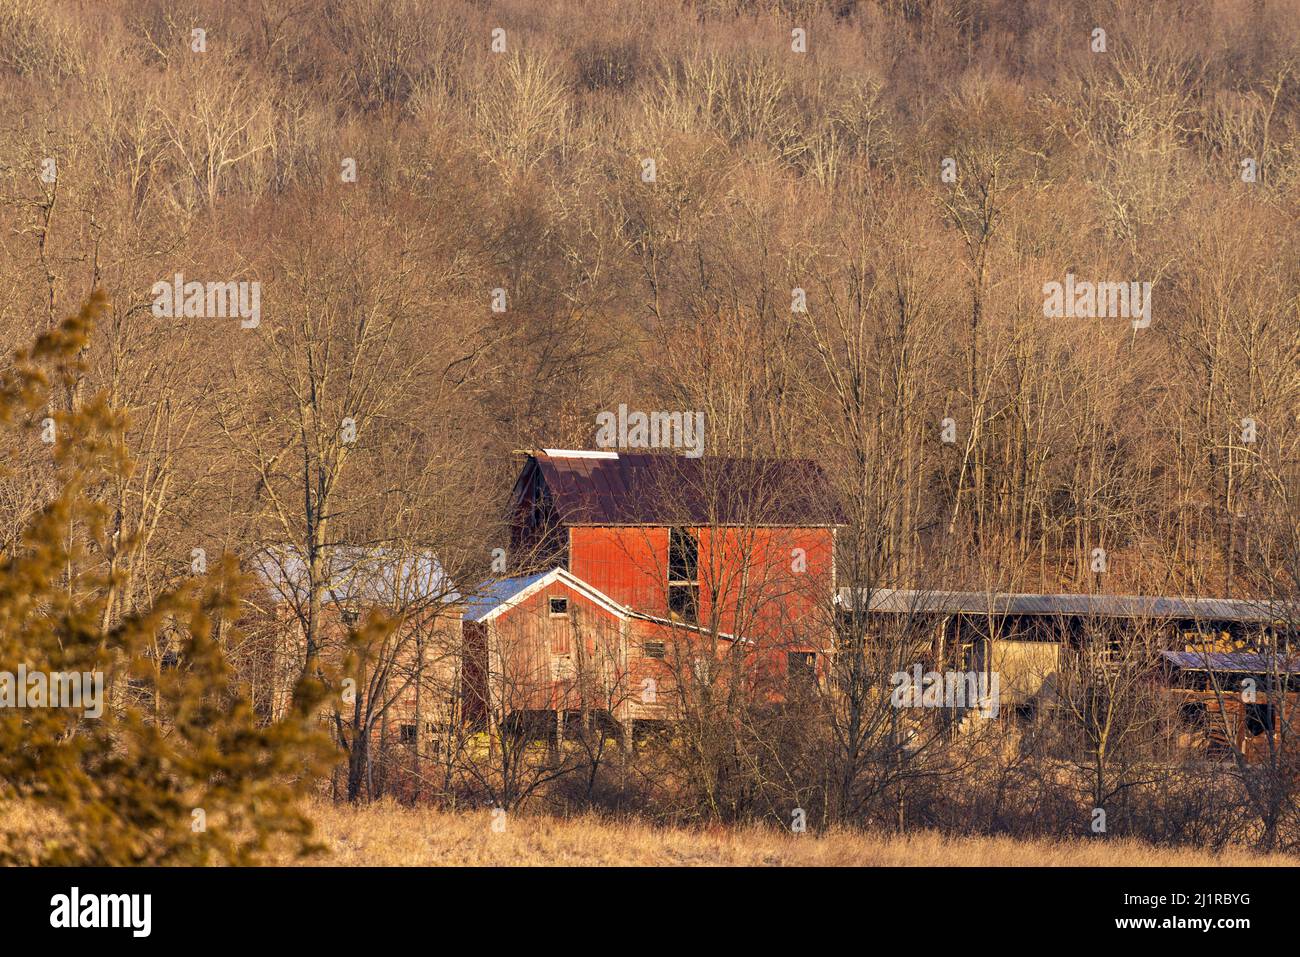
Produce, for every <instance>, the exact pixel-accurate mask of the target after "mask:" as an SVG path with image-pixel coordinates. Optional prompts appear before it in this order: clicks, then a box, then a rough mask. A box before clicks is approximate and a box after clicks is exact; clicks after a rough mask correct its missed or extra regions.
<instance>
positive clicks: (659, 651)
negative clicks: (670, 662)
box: [641, 641, 664, 658]
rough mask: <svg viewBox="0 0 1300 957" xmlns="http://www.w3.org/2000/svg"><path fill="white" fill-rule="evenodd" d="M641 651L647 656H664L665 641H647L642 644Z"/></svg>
mask: <svg viewBox="0 0 1300 957" xmlns="http://www.w3.org/2000/svg"><path fill="white" fill-rule="evenodd" d="M641 653H642V654H643V655H645V656H646V657H647V658H663V657H664V643H663V642H662V641H647V642H646V643H645V644H644V645H643V646H642V648H641Z"/></svg>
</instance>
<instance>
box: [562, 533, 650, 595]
mask: <svg viewBox="0 0 1300 957" xmlns="http://www.w3.org/2000/svg"><path fill="white" fill-rule="evenodd" d="M569 571H571V572H572V573H573V574H574V575H576V576H578V577H579V578H581V579H582V580H583V581H585V582H587V583H588V584H590V585H592V586H593V587H594V588H597V589H599V590H600V591H602V592H604V593H605V594H606V595H608V596H609V597H610V598H612V599H614V601H616V602H618V603H619V604H621V605H627V606H628V607H630V608H633V609H635V610H636V611H639V612H642V613H644V614H647V615H667V614H668V593H667V589H666V587H665V586H666V584H667V574H668V529H667V528H657V527H642V526H616V527H602V526H584V525H576V526H573V527H571V528H570V529H569Z"/></svg>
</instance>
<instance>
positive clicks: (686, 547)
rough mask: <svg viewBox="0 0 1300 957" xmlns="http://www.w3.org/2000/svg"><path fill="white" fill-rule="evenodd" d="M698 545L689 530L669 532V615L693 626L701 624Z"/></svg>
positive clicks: (682, 529) (670, 530)
mask: <svg viewBox="0 0 1300 957" xmlns="http://www.w3.org/2000/svg"><path fill="white" fill-rule="evenodd" d="M699 567H700V543H699V540H698V539H696V537H695V536H694V535H693V534H691V532H690V530H688V529H685V528H670V529H669V530H668V611H669V612H670V613H671V614H673V615H675V616H676V617H677V618H680V619H681V620H682V621H685V622H689V623H690V624H692V625H696V624H699V621H700V580H699V579H700V572H699Z"/></svg>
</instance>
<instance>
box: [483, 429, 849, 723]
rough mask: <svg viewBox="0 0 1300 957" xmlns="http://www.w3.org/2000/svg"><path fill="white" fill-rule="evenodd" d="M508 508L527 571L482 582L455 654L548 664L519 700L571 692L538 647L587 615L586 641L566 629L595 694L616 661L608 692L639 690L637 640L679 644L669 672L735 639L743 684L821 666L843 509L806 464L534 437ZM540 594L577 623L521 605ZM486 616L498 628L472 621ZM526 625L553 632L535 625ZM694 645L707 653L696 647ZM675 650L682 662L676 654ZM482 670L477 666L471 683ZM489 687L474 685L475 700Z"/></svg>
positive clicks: (539, 707)
mask: <svg viewBox="0 0 1300 957" xmlns="http://www.w3.org/2000/svg"><path fill="white" fill-rule="evenodd" d="M510 508H511V517H512V528H513V532H512V541H511V553H510V557H511V563H512V565H513V566H514V567H516V568H522V570H524V571H526V572H533V574H531V575H525V576H523V577H521V578H518V579H512V580H511V582H510V583H509V584H507V583H501V584H502V585H504V586H506V589H507V591H509V590H511V589H515V590H516V591H514V592H512V594H510V595H502V594H500V593H497V594H495V597H494V599H490V601H491V600H495V601H496V604H495V605H491V607H489V608H488V609H487V610H483V609H482V608H479V609H471V610H470V612H467V614H466V622H465V629H466V638H467V649H469V652H468V654H467V660H466V669H467V675H472V674H473V673H477V672H476V671H475V669H478V670H480V671H483V672H484V677H486V676H487V675H488V674H490V673H492V672H493V667H492V663H493V662H494V661H495V662H497V663H498V664H499V665H500V666H501V667H502V668H505V666H506V663H507V662H510V661H513V662H514V667H513V669H506V670H513V672H514V673H516V674H520V673H523V672H528V673H531V674H533V675H534V676H536V677H537V678H538V679H541V678H546V677H547V676H548V669H550V671H549V678H548V680H550V681H551V682H552V684H551V688H550V690H549V691H542V690H540V688H535V690H533V691H530V693H529V695H528V696H527V707H526V708H521V709H520V710H527V711H529V712H533V711H548V710H560V711H562V710H566V709H567V708H569V707H570V704H571V701H570V704H566V703H565V700H563V696H562V694H561V691H560V690H559V689H558V688H557V686H556V685H555V681H557V680H559V681H561V682H563V681H567V680H568V679H567V678H557V677H556V674H558V673H557V672H556V671H555V669H556V668H563V667H564V665H562V664H556V662H555V661H554V660H549V661H547V662H546V663H545V664H544V663H543V660H542V659H543V658H545V657H546V656H545V655H541V656H540V657H539V650H540V649H541V648H543V647H544V646H546V645H547V642H551V644H550V646H549V647H550V648H551V649H552V653H554V650H555V649H556V648H559V647H563V646H564V645H563V641H564V639H562V638H560V637H559V634H560V632H563V631H565V629H569V630H570V631H571V630H572V629H573V628H575V627H580V628H585V629H586V637H585V638H584V639H583V640H584V641H587V642H589V644H587V645H581V647H580V643H575V644H574V646H573V648H574V651H573V652H572V653H573V654H574V655H577V654H579V653H582V654H585V655H587V656H589V660H588V661H587V663H586V667H590V668H596V669H597V671H598V672H599V676H603V677H599V680H598V681H597V682H596V684H595V685H592V687H593V688H597V687H598V688H599V694H601V695H605V696H606V697H608V695H609V694H610V693H611V692H610V688H609V682H610V680H611V679H612V678H613V677H615V676H616V677H617V679H618V683H619V692H618V693H619V694H623V695H627V694H629V693H633V696H634V697H635V696H636V695H639V694H640V690H639V689H638V688H636V687H633V685H635V684H636V682H635V681H634V680H632V679H633V678H635V674H636V672H635V669H637V668H643V669H644V668H647V667H653V666H652V665H648V664H647V661H649V662H653V661H654V660H655V659H654V658H653V657H647V656H645V655H644V654H641V653H640V652H641V650H643V649H644V648H645V647H646V646H647V645H648V647H649V649H650V652H651V655H654V656H660V657H661V658H664V659H672V658H674V657H675V658H676V659H677V661H678V665H679V667H677V668H676V669H671V670H672V671H673V674H674V676H675V682H677V683H680V682H681V681H682V675H683V674H684V673H689V672H690V671H691V670H692V669H695V668H698V667H700V665H699V662H702V661H704V660H706V659H708V658H710V657H716V656H717V655H718V649H719V648H720V647H726V648H728V649H732V650H734V649H735V648H736V643H737V642H741V643H742V644H743V645H744V647H745V649H746V654H747V655H748V658H749V664H748V665H747V668H748V669H749V672H748V673H747V675H746V678H745V680H746V682H747V683H748V682H750V681H751V680H753V679H754V678H758V677H762V678H764V679H766V678H773V679H776V680H778V681H784V680H788V679H789V678H790V677H791V676H792V672H793V673H794V674H795V675H797V676H798V677H800V678H808V677H812V676H816V675H817V674H820V673H822V672H823V671H824V665H823V662H822V659H823V656H824V655H825V653H826V652H827V651H828V650H829V647H830V619H829V615H828V609H829V607H830V599H831V596H832V594H833V592H834V589H835V531H836V527H837V525H838V524H840V518H839V511H838V507H837V505H836V504H835V501H834V497H833V495H832V494H831V492H830V489H829V483H828V482H827V481H826V478H825V475H824V474H823V473H822V471H821V469H820V468H819V467H818V466H817V465H816V463H814V462H811V461H807V460H774V459H765V460H751V459H735V458H689V457H685V456H677V455H668V454H645V453H627V452H574V451H560V450H552V449H547V450H544V451H541V452H534V453H531V454H529V456H528V458H527V461H526V462H525V464H524V467H523V470H522V472H521V474H520V476H519V479H518V481H517V482H516V483H515V487H514V492H513V494H512V497H511V502H510ZM552 570H561V571H563V572H564V573H565V574H563V575H556V574H554V572H553V571H552ZM542 582H545V584H541V583H542ZM530 589H536V590H535V591H530ZM561 592H562V593H563V594H559V593H561ZM553 593H554V594H553ZM551 598H562V599H564V600H566V601H572V603H573V604H572V605H571V606H566V608H573V609H575V610H578V611H580V612H581V613H582V615H583V616H584V618H583V620H584V621H585V622H588V623H586V624H582V625H578V624H577V619H575V620H574V622H571V623H569V624H566V625H561V626H559V631H557V630H556V628H555V626H554V623H553V622H551V619H550V611H549V610H547V609H542V608H540V607H536V606H535V605H534V603H535V602H542V601H547V602H549V601H550V600H551ZM476 615H477V616H480V617H475V616H476ZM493 621H499V624H498V625H497V629H498V630H499V633H498V634H497V635H496V638H497V641H496V642H493V641H491V640H490V637H489V635H488V633H487V630H485V628H484V626H485V625H486V624H488V623H490V622H493ZM539 628H540V629H541V630H542V631H545V632H548V634H549V636H550V637H548V638H546V639H545V640H542V639H541V638H540V637H538V629H539ZM548 628H549V631H548ZM602 636H604V637H602ZM735 636H739V637H735ZM574 640H575V641H576V639H574ZM593 642H594V643H593ZM704 644H707V645H708V646H709V648H710V653H709V654H708V655H702V654H701V652H700V651H699V649H700V648H701V647H702V646H703V645H704ZM498 645H500V646H501V648H502V649H505V646H509V645H515V646H516V647H515V648H514V650H513V651H512V650H508V649H507V650H494V649H496V648H497V646H498ZM664 646H667V650H665V647H664ZM683 647H684V648H685V649H687V650H686V651H685V652H683V651H682V649H683ZM474 649H477V650H474ZM494 655H495V656H497V657H495V658H494V657H493V656H494ZM471 659H473V662H471ZM525 659H527V660H525ZM597 659H601V660H602V661H603V660H608V661H610V662H616V663H617V664H616V665H610V666H606V665H605V664H599V665H597ZM685 659H689V661H690V662H691V663H692V664H691V665H690V667H689V668H686V669H683V668H681V667H680V663H681V661H682V660H685ZM575 667H576V663H575ZM601 669H603V670H601ZM574 680H575V681H576V680H577V679H576V677H575V678H574ZM583 680H587V679H586V678H584V679H583ZM591 680H596V678H595V677H593V678H592V679H591ZM602 682H603V683H602ZM485 683H490V682H485V681H483V680H478V681H477V685H478V687H479V693H480V696H482V689H483V686H484V684H485ZM571 683H572V682H570V684H571ZM469 684H470V687H471V688H472V687H474V686H475V681H473V680H471V681H470V682H469ZM529 684H530V685H533V686H536V685H538V684H539V682H529ZM565 687H566V688H567V687H568V686H567V685H566V686H565ZM754 687H755V689H756V691H755V693H756V694H762V695H768V696H770V694H771V693H770V692H766V691H759V690H757V689H758V688H759V687H760V685H759V684H755V685H754ZM570 693H571V692H570V691H569V690H566V691H564V694H570ZM491 700H492V699H491V696H490V694H488V695H487V696H485V697H483V706H484V707H486V706H487V705H488V703H489V702H490V701H491ZM584 700H585V699H584ZM638 701H639V699H638ZM638 707H639V705H638V704H637V703H636V702H634V703H633V704H632V705H630V706H629V707H627V708H624V709H622V710H621V712H620V711H619V710H618V709H614V708H610V709H608V710H609V711H610V713H614V714H618V713H623V714H631V713H633V712H634V711H636V710H637V708H638ZM659 710H660V712H661V713H663V714H664V716H665V717H671V716H672V715H671V714H669V713H668V712H667V711H665V710H664V708H663V707H660V709H659Z"/></svg>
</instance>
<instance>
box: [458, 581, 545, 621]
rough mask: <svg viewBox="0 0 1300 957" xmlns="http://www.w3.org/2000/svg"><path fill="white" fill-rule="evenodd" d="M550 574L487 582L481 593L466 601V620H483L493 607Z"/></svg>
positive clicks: (481, 588)
mask: <svg viewBox="0 0 1300 957" xmlns="http://www.w3.org/2000/svg"><path fill="white" fill-rule="evenodd" d="M549 574H550V571H544V572H536V573H535V574H532V575H520V576H519V577H518V578H502V579H501V580H500V581H494V582H487V583H485V584H484V585H483V586H481V587H480V588H479V594H477V595H475V596H474V597H473V598H471V599H469V601H467V602H466V603H465V615H464V619H465V621H482V620H483V619H484V618H485V617H487V615H488V614H489V613H490V612H491V611H492V609H494V608H497V607H499V606H501V605H502V604H504V603H505V602H508V601H509V600H510V599H511V598H513V597H514V596H515V595H518V594H519V593H520V592H521V591H523V590H524V589H525V588H527V587H528V586H529V585H531V584H533V583H534V582H538V581H541V580H542V579H543V578H545V577H546V576H547V575H549Z"/></svg>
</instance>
